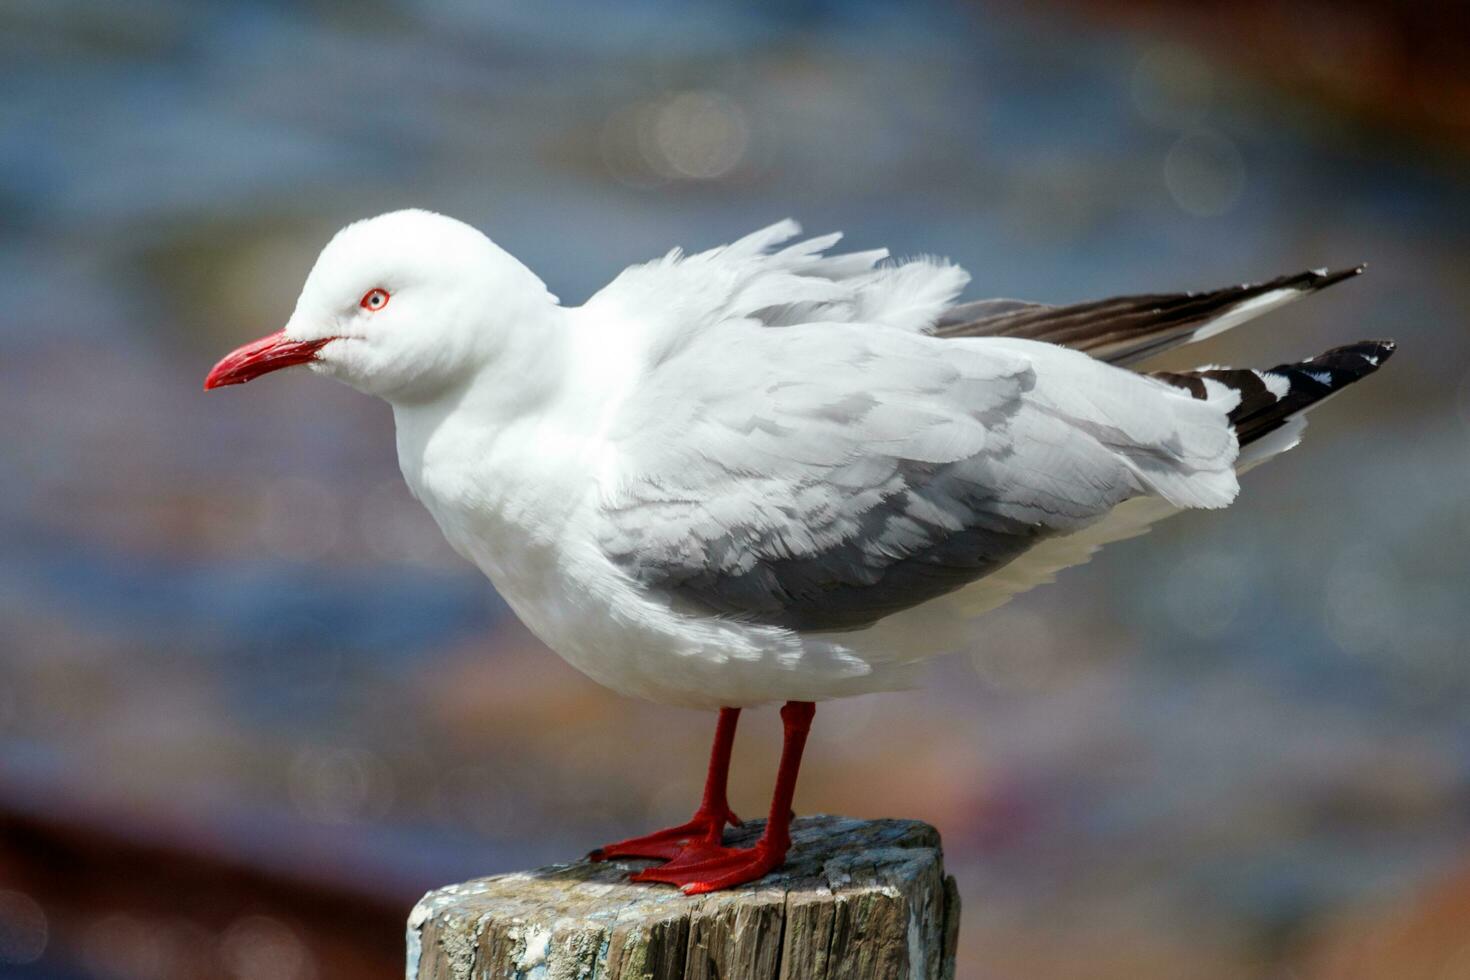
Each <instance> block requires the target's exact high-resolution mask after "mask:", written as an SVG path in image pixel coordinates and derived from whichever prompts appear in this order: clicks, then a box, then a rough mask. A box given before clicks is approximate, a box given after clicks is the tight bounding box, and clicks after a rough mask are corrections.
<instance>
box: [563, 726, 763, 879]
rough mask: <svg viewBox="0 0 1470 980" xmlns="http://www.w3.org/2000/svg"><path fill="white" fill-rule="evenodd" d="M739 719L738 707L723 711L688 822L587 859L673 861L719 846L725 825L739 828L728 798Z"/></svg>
mask: <svg viewBox="0 0 1470 980" xmlns="http://www.w3.org/2000/svg"><path fill="white" fill-rule="evenodd" d="M739 720H740V709H739V708H721V709H720V720H719V721H718V722H717V723H716V725H715V742H714V745H713V746H712V747H711V748H710V753H709V775H708V776H707V777H705V781H704V798H703V799H702V800H701V801H700V804H699V809H697V810H695V811H694V816H693V818H691V819H690V820H689V822H688V823H683V824H680V825H679V826H677V827H670V828H668V829H667V830H656V831H654V832H653V833H651V834H647V835H645V836H643V837H632V838H629V839H628V840H624V841H618V842H617V843H616V844H607V845H605V846H603V847H599V848H598V849H597V850H595V851H593V852H592V853H591V854H589V855H587V856H588V857H589V858H591V859H592V860H594V861H606V860H607V859H609V858H619V857H641V858H660V859H662V860H665V861H671V860H673V859H674V858H676V857H678V856H679V855H681V854H684V853H685V851H686V850H688V849H690V848H691V847H693V848H696V849H697V848H700V847H701V846H711V845H712V846H715V847H718V846H719V844H720V840H721V838H722V837H723V835H724V832H725V824H727V823H728V824H731V825H732V826H736V827H738V826H740V818H739V817H737V816H735V814H734V812H733V811H731V809H730V803H729V801H728V800H727V798H726V795H725V790H726V784H727V783H728V782H729V777H730V750H731V749H732V748H733V747H734V745H735V723H736V722H738V721H739Z"/></svg>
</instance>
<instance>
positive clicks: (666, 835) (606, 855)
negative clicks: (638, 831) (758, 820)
mask: <svg viewBox="0 0 1470 980" xmlns="http://www.w3.org/2000/svg"><path fill="white" fill-rule="evenodd" d="M727 823H728V824H730V825H731V826H733V827H738V826H740V818H739V817H737V816H735V814H734V812H733V811H731V810H730V808H729V807H723V808H714V809H709V810H706V809H704V808H701V809H700V810H699V812H697V813H696V814H695V815H694V818H693V819H692V820H690V821H689V822H688V823H682V824H680V825H679V826H677V827H669V828H667V829H665V830H656V831H654V832H653V833H651V834H645V835H643V836H642V837H630V838H628V839H627V840H621V841H618V842H617V843H615V844H604V845H603V846H602V847H599V848H597V850H595V851H593V852H592V853H591V854H588V855H587V857H588V858H589V859H591V860H593V861H607V860H610V859H611V858H656V859H658V860H661V861H672V860H675V859H676V858H678V857H680V855H682V854H684V853H685V852H686V851H690V850H691V849H693V850H695V851H698V852H699V853H705V852H706V851H707V849H708V848H718V847H719V845H720V838H721V836H722V835H723V834H724V831H725V824H727Z"/></svg>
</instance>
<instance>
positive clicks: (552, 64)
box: [0, 0, 1470, 980]
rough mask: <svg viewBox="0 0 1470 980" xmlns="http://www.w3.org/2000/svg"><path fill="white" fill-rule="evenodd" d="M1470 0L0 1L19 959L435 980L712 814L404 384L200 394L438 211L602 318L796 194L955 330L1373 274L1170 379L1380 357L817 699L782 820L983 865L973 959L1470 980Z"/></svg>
mask: <svg viewBox="0 0 1470 980" xmlns="http://www.w3.org/2000/svg"><path fill="white" fill-rule="evenodd" d="M1465 16H1466V15H1465V13H1464V11H1463V6H1462V5H1461V4H1459V3H1457V2H1447V3H1442V4H1433V3H1428V4H1409V3H1398V4H1393V3H1357V2H1346V0H1338V2H1334V3H1331V4H1324V3H1316V2H1304V0H1299V2H1292V3H1276V2H1269V3H1268V2H1266V0H1235V2H1232V3H1229V4H1226V3H1224V2H1201V3H1194V4H1191V5H1188V7H1187V9H1186V8H1185V7H1184V5H1175V4H1166V3H1162V2H1149V0H1075V2H1065V0H1048V2H1038V3H1028V4H1020V3H994V4H981V3H953V4H950V3H941V2H930V3H916V4H906V5H901V6H900V5H889V4H882V3H870V2H836V0H830V2H823V0H811V2H805V3H778V2H765V3H736V2H733V0H732V2H727V3H716V2H707V3H692V4H691V3H675V2H673V0H635V2H630V3H617V4H608V3H595V2H590V0H589V2H585V3H582V2H573V0H543V2H542V3H539V4H512V3H508V2H485V3H481V2H471V0H441V2H432V3H410V2H407V0H367V2H354V3H347V2H341V3H327V2H308V3H285V2H268V0H258V2H248V0H221V2H191V0H132V2H130V3H127V4H116V3H108V2H104V0H0V295H3V302H0V975H3V976H5V977H11V976H14V977H17V978H29V980H42V978H45V980H92V978H96V980H107V978H117V980H149V978H160V980H174V978H190V980H192V978H233V980H266V978H270V980H332V978H369V977H389V976H395V975H401V969H402V966H401V962H402V922H403V919H404V917H405V916H406V914H407V912H408V910H409V908H410V906H411V905H412V904H413V903H414V901H415V900H416V899H417V898H418V897H419V895H420V894H421V893H422V892H423V891H424V890H425V889H427V888H430V887H433V886H436V885H440V884H444V883H448V882H451V881H458V880H462V879H466V878H470V877H474V876H478V875H484V874H489V873H494V872H501V871H507V870H512V869H519V868H525V867H529V866H533V865H536V864H539V863H544V862H548V861H552V860H556V859H566V858H570V857H572V856H574V855H577V854H580V853H582V852H584V851H586V850H587V849H588V848H589V847H590V846H592V845H595V844H598V843H601V842H602V841H605V840H610V839H616V838H620V837H623V836H627V835H629V834H632V833H637V832H642V831H645V830H647V829H649V828H650V827H653V826H658V825H664V824H668V823H672V822H676V821H681V820H683V819H685V818H686V817H687V815H688V813H689V811H690V809H691V808H692V805H693V803H694V802H695V800H696V798H697V795H698V791H699V787H700V784H701V781H702V776H703V763H704V759H705V757H706V752H707V749H708V740H709V736H710V731H711V722H712V718H711V717H710V716H706V715H701V714H697V713H692V712H685V711H679V710H675V709H668V708H661V707H655V706H649V705H644V704H637V703H633V702H629V701H625V700H621V699H619V698H618V697H616V696H614V695H612V694H610V693H608V692H606V691H604V690H602V689H600V688H598V687H596V686H595V685H593V684H592V683H591V682H590V681H588V680H586V679H584V678H583V677H581V676H580V675H578V674H576V673H575V672H573V670H572V669H571V668H569V667H568V666H566V665H565V664H563V663H562V662H561V661H560V660H559V659H558V658H556V657H555V656H553V655H551V654H549V653H547V652H546V651H545V650H544V649H542V648H540V647H539V646H538V644H537V643H536V641H535V640H533V639H532V638H531V637H530V636H529V635H527V633H526V632H525V630H524V629H523V628H521V627H520V626H519V625H518V624H517V623H516V622H515V621H514V619H513V618H511V617H510V616H509V615H508V613H507V610H506V608H505V607H504V605H503V604H502V603H501V602H500V601H499V600H498V599H497V598H496V596H495V595H494V594H493V592H492V591H491V590H490V589H489V588H488V586H487V584H486V582H485V581H484V580H483V579H482V578H481V576H480V574H479V573H478V572H476V571H475V570H473V569H472V568H470V567H468V566H467V565H466V564H465V563H463V562H462V561H460V560H459V559H458V558H456V557H455V556H454V555H453V554H452V553H451V552H450V551H449V549H448V547H447V546H446V545H445V544H444V543H443V542H442V541H441V540H440V537H439V535H438V533H437V531H436V530H435V528H434V527H433V526H432V524H431V522H430V520H429V518H428V517H427V516H426V515H425V514H424V513H422V512H421V511H420V510H419V508H418V506H417V505H416V504H415V503H414V502H413V501H412V500H411V499H410V497H409V496H408V493H407V492H406V490H405V489H404V488H403V486H402V483H401V481H400V478H399V476H398V473H397V465H396V460H395V457H394V447H393V438H392V432H391V419H390V416H389V412H388V409H387V407H386V406H385V405H383V404H380V403H378V402H376V401H372V400H369V399H366V398H364V397H362V396H359V395H356V394H354V393H353V392H351V391H349V390H348V389H346V388H344V387H341V386H338V385H334V384H329V383H326V382H325V381H322V380H320V379H316V378H312V377H311V376H309V375H307V374H306V373H305V372H300V373H297V372H292V373H290V374H287V375H280V376H275V377H272V378H270V379H268V380H265V381H262V382H258V383H257V384H254V385H251V386H249V387H248V388H241V389H232V390H227V391H223V392H219V393H215V394H212V395H210V396H209V397H205V396H204V395H202V394H201V392H200V383H201V381H202V378H203V376H204V373H205V371H206V370H207V369H208V368H209V366H210V365H211V364H212V363H213V362H214V361H215V360H216V359H217V358H218V357H219V356H220V355H222V354H223V353H225V352H226V351H227V350H229V349H231V348H233V347H235V346H236V345H238V344H239V343H242V342H243V341H245V340H247V339H252V338H254V337H257V336H259V335H261V334H264V333H267V332H270V331H273V330H275V329H277V328H278V327H279V326H280V325H281V324H283V323H284V322H285V319H286V317H287V315H288V313H289V312H290V310H291V308H292V305H293V303H294V300H295V297H296V294H297V290H298V288H299V285H300V283H301V280H302V279H303V277H304V276H305V274H306V272H307V270H308V268H309V267H310V264H311V262H312V260H313V258H314V257H315V254H316V252H317V250H318V249H319V248H320V247H321V246H322V244H324V243H325V241H326V239H327V238H328V237H329V235H330V234H331V232H332V231H333V230H335V229H336V228H337V227H338V226H339V225H341V224H343V223H345V222H347V221H349V220H352V219H355V218H358V217H363V216H367V215H371V214H374V213H378V212H381V211H385V210H389V209H392V208H397V207H402V206H407V205H416V206H422V207H428V208H433V209H437V210H442V211H445V212H448V213H451V214H454V215H456V216H458V217H460V218H463V219H465V220H467V221H469V222H471V223H474V224H476V225H478V226H480V227H482V228H484V229H485V230H486V231H487V232H489V233H490V234H491V235H492V236H493V237H494V238H495V239H496V240H497V241H498V242H499V243H501V244H502V245H504V246H505V247H506V248H508V249H509V250H510V251H511V252H513V253H514V254H516V255H517V256H519V257H520V258H521V259H523V260H524V261H526V262H527V263H528V264H529V265H530V266H531V267H532V268H533V269H535V270H536V271H537V272H538V273H539V274H541V275H542V276H543V277H544V278H545V279H546V281H547V282H548V284H549V285H550V286H551V288H552V289H553V291H555V292H556V293H558V294H559V295H560V296H561V297H562V298H563V300H564V301H565V302H568V303H578V302H581V301H582V300H583V299H584V298H585V297H587V296H588V295H590V294H591V293H592V292H593V291H594V290H595V289H596V288H597V287H598V286H599V285H601V284H602V283H603V282H605V281H606V280H608V279H610V278H611V277H612V276H613V275H614V274H615V273H616V272H617V271H618V270H619V269H620V268H622V267H623V266H624V265H626V264H628V263H632V262H637V261H642V260H645V259H648V258H651V257H654V256H657V255H660V254H662V253H663V252H664V251H665V250H667V249H668V248H669V247H670V246H672V245H675V244H679V245H683V246H686V247H688V248H691V249H697V248H704V247H709V246H712V245H714V244H718V243H720V242H724V241H728V240H730V239H732V238H734V237H737V236H739V235H741V234H743V233H745V232H747V231H749V230H751V229H753V228H755V227H757V226H760V225H763V224H766V223H768V222H770V221H773V220H776V219H778V218H781V217H783V216H786V215H788V214H790V215H793V216H795V217H797V218H799V219H800V220H802V221H803V222H804V223H805V225H806V227H807V229H808V230H809V231H811V232H814V233H815V232H824V231H827V230H829V229H837V228H840V229H843V230H845V231H846V232H847V234H848V238H847V244H848V245H850V246H852V247H855V248H871V247H876V246H879V245H886V246H889V247H890V248H892V249H893V250H894V252H895V253H897V254H900V255H904V254H914V253H919V252H933V253H939V254H942V255H947V256H950V257H952V258H953V259H955V260H956V261H957V262H959V263H960V264H962V265H963V266H965V267H966V268H968V269H969V270H970V271H971V273H972V274H973V276H974V281H973V283H972V286H971V289H970V292H969V294H968V295H969V296H971V297H978V296H997V295H1003V296H1012V297H1016V298H1023V299H1033V300H1044V301H1077V300H1084V299H1091V298H1098V297H1102V296H1106V295H1111V294H1117V293H1126V292H1146V291H1159V290H1172V289H1187V288H1208V287H1215V286H1220V285H1224V284H1227V283H1232V282H1239V281H1246V280H1258V279H1263V278H1268V277H1271V276H1273V275H1276V274H1279V273H1283V272H1294V271H1298V270H1300V269H1304V268H1310V267H1315V266H1340V265H1348V264H1353V263H1357V262H1359V261H1368V262H1369V263H1370V265H1371V269H1370V271H1369V274H1368V275H1367V276H1366V277H1364V278H1362V279H1359V280H1356V281H1353V282H1349V283H1346V284H1344V285H1342V286H1339V287H1336V288H1334V289H1333V290H1331V291H1329V292H1327V293H1324V294H1322V295H1320V296H1317V297H1314V298H1312V299H1310V300H1307V301H1305V302H1303V303H1302V304H1300V305H1297V306H1293V307H1290V308H1289V309H1287V310H1284V311H1282V312H1280V313H1278V314H1275V315H1273V316H1271V317H1270V318H1269V319H1267V320H1265V321H1262V322H1259V323H1253V324H1251V325H1250V326H1248V327H1245V328H1242V329H1240V330H1238V331H1236V332H1233V333H1231V334H1229V335H1228V336H1226V337H1222V338H1220V339H1219V340H1217V341H1212V342H1210V343H1209V344H1206V345H1202V346H1201V347H1198V348H1190V349H1189V351H1188V353H1187V354H1186V355H1185V356H1182V357H1175V358H1173V359H1172V360H1170V361H1167V362H1166V366H1178V365H1193V364H1198V363H1201V362H1209V361H1213V362H1226V363H1241V364H1247V365H1267V364H1274V363H1277V362H1279V361H1282V360H1287V359H1296V358H1299V357H1302V356H1305V355H1309V354H1313V353H1316V352H1318V351H1319V350H1321V349H1323V348H1325V347H1328V346H1331V345H1334V344H1338V343H1342V342H1347V341H1353V340H1358V339H1362V338H1366V337H1392V338H1395V339H1397V340H1398V341H1399V342H1400V343H1401V352H1400V354H1399V355H1398V357H1397V358H1396V359H1395V360H1394V362H1393V363H1392V364H1391V365H1390V366H1389V367H1388V369H1387V370H1385V371H1384V372H1382V373H1381V374H1380V375H1378V376H1376V377H1374V378H1373V379H1372V381H1371V382H1369V383H1366V384H1364V385H1362V386H1361V387H1359V388H1355V389H1354V390H1353V391H1352V393H1351V394H1350V395H1348V396H1347V397H1345V398H1343V399H1341V400H1338V401H1335V402H1334V403H1333V404H1332V405H1331V406H1329V407H1327V408H1324V409H1322V410H1321V411H1320V412H1318V413H1316V414H1315V415H1314V417H1313V423H1312V426H1311V431H1310V432H1309V433H1308V438H1307V441H1306V443H1305V444H1304V446H1303V447H1302V448H1301V449H1300V450H1298V451H1297V452H1295V453H1292V454H1291V455H1289V456H1287V457H1284V458H1283V459H1281V460H1279V461H1277V462H1275V463H1273V464H1272V465H1270V466H1268V467H1265V468H1263V469H1261V470H1259V471H1257V472H1256V473H1253V474H1252V475H1251V476H1250V477H1249V479H1248V480H1247V481H1246V491H1245V493H1244V494H1243V496H1242V498H1241V500H1240V502H1239V503H1238V504H1237V505H1236V506H1235V507H1234V508H1232V509H1231V510H1229V511H1227V512H1224V513H1211V514H1204V513H1196V514H1189V515H1185V516H1182V517H1179V518H1177V519H1175V520H1173V521H1172V522H1170V523H1168V524H1167V525H1165V526H1163V527H1161V528H1159V529H1158V530H1156V531H1155V532H1154V533H1153V534H1150V535H1148V536H1147V537H1145V538H1142V539H1138V540H1135V541H1131V542H1127V543H1124V544H1121V545H1118V546H1114V547H1113V548H1111V549H1110V550H1109V551H1107V552H1106V553H1105V554H1104V555H1102V556H1100V558H1099V559H1098V560H1095V561H1094V562H1093V563H1092V564H1091V565H1089V566H1086V567H1083V568H1080V569H1076V570H1073V571H1070V572H1068V573H1066V574H1065V575H1064V576H1063V578H1062V580H1061V581H1060V582H1059V583H1058V584H1057V585H1055V586H1052V587H1050V588H1047V589H1044V590H1040V591H1037V592H1034V593H1032V594H1030V595H1028V596H1026V597H1024V598H1023V599H1021V600H1019V601H1017V602H1015V603H1013V604H1012V605H1011V606H1009V607H1007V608H1005V609H1004V610H1002V611H1000V612H998V613H996V614H994V615H992V616H990V617H989V618H988V619H986V620H984V621H983V623H982V627H981V628H980V629H979V630H978V631H977V636H976V644H975V646H976V651H975V653H974V655H973V656H959V657H955V658H952V659H950V660H948V661H946V662H944V663H942V664H939V665H938V666H937V667H936V669H935V671H934V676H933V677H932V678H931V681H930V683H929V684H928V685H927V686H926V687H924V688H923V689H922V690H919V691H916V692H913V693H908V694H895V695H886V696H880V697H871V698H862V699H857V700H853V701H848V702H843V703H839V704H835V705H832V706H830V707H827V708H824V709H823V711H822V712H820V713H819V715H818V721H817V725H816V727H815V729H814V732H813V740H812V745H811V751H810V753H809V761H808V765H807V766H806V769H805V772H804V773H803V780H802V785H801V788H800V791H799V794H798V807H799V808H800V809H801V810H803V811H807V812H813V811H825V812H840V813H848V814H853V815H858V816H872V817H878V816H902V817H913V818H921V819H924V820H928V821H931V822H933V823H934V824H936V825H937V826H938V827H939V828H940V830H941V831H942V833H943V835H944V841H945V847H946V853H947V862H948V865H949V868H950V870H951V871H952V872H953V873H954V874H956V875H957V876H958V879H959V883H960V888H961V891H962V893H963V898H964V918H963V929H962V934H961V944H962V949H961V961H960V962H961V967H960V970H961V976H964V977H977V978H1018V977H1025V978H1051V977H1074V976H1087V977H1093V978H1098V977H1101V978H1111V977H1119V978H1122V977H1129V978H1136V977H1172V976H1184V975H1188V976H1190V977H1195V978H1214V977H1221V978H1225V977H1229V978H1238V977H1263V978H1264V977H1293V978H1304V980H1306V978H1311V980H1316V978H1328V977H1331V978H1341V977H1374V978H1378V977H1393V978H1420V977H1423V978H1433V980H1447V978H1464V977H1470V652H1467V649H1466V642H1465V639H1464V636H1465V634H1466V632H1467V630H1470V602H1467V596H1466V579H1465V572H1466V559H1465V555H1466V553H1467V549H1470V492H1467V486H1470V482H1467V481H1470V431H1467V426H1470V378H1467V370H1470V334H1467V325H1470V276H1467V268H1470V183H1467V180H1466V177H1467V173H1470V169H1467V165H1470V62H1467V61H1466V60H1465V58H1464V52H1465V50H1466V49H1467V48H1466V45H1467V43H1470V31H1467V25H1466V19H1465ZM778 728H779V726H778V724H777V722H776V718H775V714H774V712H772V711H758V712H750V713H748V715H747V717H746V720H745V721H744V723H743V730H742V732H741V735H740V739H739V742H738V745H737V748H736V758H735V773H734V785H733V802H734V804H735V807H736V808H737V809H738V810H740V811H742V812H745V811H755V812H759V811H761V810H762V809H763V808H764V806H765V802H766V800H767V799H768V793H769V788H770V782H771V779H772V776H773V771H774V765H775V758H776V754H777V751H778Z"/></svg>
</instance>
